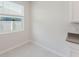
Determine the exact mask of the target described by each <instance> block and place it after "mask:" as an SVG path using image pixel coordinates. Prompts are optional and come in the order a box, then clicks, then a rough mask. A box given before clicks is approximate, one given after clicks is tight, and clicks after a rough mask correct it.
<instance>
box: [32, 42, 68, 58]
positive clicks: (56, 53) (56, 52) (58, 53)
mask: <svg viewBox="0 0 79 59" xmlns="http://www.w3.org/2000/svg"><path fill="white" fill-rule="evenodd" d="M33 43H34V44H36V45H38V46H40V47H42V48H44V49H46V50H48V51H49V52H52V53H53V54H55V55H57V56H58V57H68V56H67V55H64V54H63V53H60V52H58V51H56V50H54V49H50V48H48V47H46V46H44V45H42V44H40V43H38V42H35V41H33Z"/></svg>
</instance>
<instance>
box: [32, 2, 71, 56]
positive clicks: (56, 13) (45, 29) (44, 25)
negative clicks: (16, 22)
mask: <svg viewBox="0 0 79 59" xmlns="http://www.w3.org/2000/svg"><path fill="white" fill-rule="evenodd" d="M68 21H69V4H68V2H62V1H60V2H59V1H57V2H53V1H52V2H51V1H50V2H32V35H33V39H34V41H35V42H38V43H40V44H41V45H43V46H45V47H47V48H50V49H51V50H52V51H53V50H55V51H57V52H58V53H60V54H61V55H65V56H69V54H70V48H69V45H68V43H67V42H66V41H65V40H66V36H67V32H68V24H69V22H68Z"/></svg>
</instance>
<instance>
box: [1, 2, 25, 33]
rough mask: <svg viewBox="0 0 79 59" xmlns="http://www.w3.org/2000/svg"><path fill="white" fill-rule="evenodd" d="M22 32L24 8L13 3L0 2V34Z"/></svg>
mask: <svg viewBox="0 0 79 59" xmlns="http://www.w3.org/2000/svg"><path fill="white" fill-rule="evenodd" d="M23 30H24V7H23V6H22V5H19V4H16V3H14V2H8V1H7V2H5V1H3V2H0V33H10V32H19V31H23Z"/></svg>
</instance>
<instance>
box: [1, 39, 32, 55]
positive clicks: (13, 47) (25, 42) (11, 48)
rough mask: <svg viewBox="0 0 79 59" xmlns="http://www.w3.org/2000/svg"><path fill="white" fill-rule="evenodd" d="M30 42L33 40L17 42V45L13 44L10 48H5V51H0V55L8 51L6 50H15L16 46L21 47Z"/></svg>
mask: <svg viewBox="0 0 79 59" xmlns="http://www.w3.org/2000/svg"><path fill="white" fill-rule="evenodd" d="M29 42H31V40H28V41H24V42H22V43H20V44H17V45H16V46H12V47H10V48H8V49H5V50H3V51H0V55H1V54H3V53H6V52H8V51H11V50H13V49H15V48H18V47H20V46H22V45H24V44H27V43H29Z"/></svg>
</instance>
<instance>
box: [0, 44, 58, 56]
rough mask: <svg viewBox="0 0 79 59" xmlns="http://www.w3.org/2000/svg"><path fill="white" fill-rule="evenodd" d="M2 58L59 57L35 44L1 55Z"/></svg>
mask: <svg viewBox="0 0 79 59" xmlns="http://www.w3.org/2000/svg"><path fill="white" fill-rule="evenodd" d="M0 57H57V55H55V54H53V53H51V52H49V51H47V50H45V49H43V48H42V47H40V46H38V45H36V44H34V43H28V44H25V45H23V46H21V47H18V48H16V49H13V50H11V51H8V52H6V53H4V54H2V55H0Z"/></svg>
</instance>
